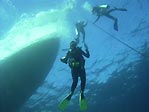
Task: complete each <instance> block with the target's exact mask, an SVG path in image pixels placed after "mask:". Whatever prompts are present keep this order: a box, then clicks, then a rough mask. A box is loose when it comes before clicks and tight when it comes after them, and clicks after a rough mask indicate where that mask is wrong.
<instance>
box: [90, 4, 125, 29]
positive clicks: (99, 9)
mask: <svg viewBox="0 0 149 112" xmlns="http://www.w3.org/2000/svg"><path fill="white" fill-rule="evenodd" d="M117 10H119V11H127V9H125V8H116V7H114V8H113V9H110V6H109V5H100V6H95V7H93V9H92V13H93V14H96V15H97V19H96V20H95V21H94V22H93V23H96V22H97V21H98V20H99V18H100V17H101V16H106V17H108V18H110V19H112V20H114V29H115V30H116V31H118V19H117V18H116V17H113V16H112V15H111V14H110V13H111V12H113V11H117Z"/></svg>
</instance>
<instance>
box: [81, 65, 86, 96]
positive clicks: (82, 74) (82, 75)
mask: <svg viewBox="0 0 149 112" xmlns="http://www.w3.org/2000/svg"><path fill="white" fill-rule="evenodd" d="M80 80H81V94H82V95H83V96H84V89H85V85H86V72H85V69H84V68H83V69H82V71H81V74H80Z"/></svg>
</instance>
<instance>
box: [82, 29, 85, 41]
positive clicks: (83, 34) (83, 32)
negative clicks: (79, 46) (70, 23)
mask: <svg viewBox="0 0 149 112" xmlns="http://www.w3.org/2000/svg"><path fill="white" fill-rule="evenodd" d="M82 36H83V43H85V31H84V30H82Z"/></svg>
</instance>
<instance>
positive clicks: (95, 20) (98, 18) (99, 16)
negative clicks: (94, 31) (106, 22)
mask: <svg viewBox="0 0 149 112" xmlns="http://www.w3.org/2000/svg"><path fill="white" fill-rule="evenodd" d="M99 18H100V16H98V17H97V18H96V20H95V21H94V22H93V24H95V23H96V22H97V21H98V20H99Z"/></svg>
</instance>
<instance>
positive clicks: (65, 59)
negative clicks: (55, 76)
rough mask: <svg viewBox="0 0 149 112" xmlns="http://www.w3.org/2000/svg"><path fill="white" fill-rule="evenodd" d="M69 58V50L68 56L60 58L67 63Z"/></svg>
mask: <svg viewBox="0 0 149 112" xmlns="http://www.w3.org/2000/svg"><path fill="white" fill-rule="evenodd" d="M68 58H69V51H68V52H67V54H66V56H64V57H62V58H60V60H61V62H63V63H65V64H67V60H68Z"/></svg>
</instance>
